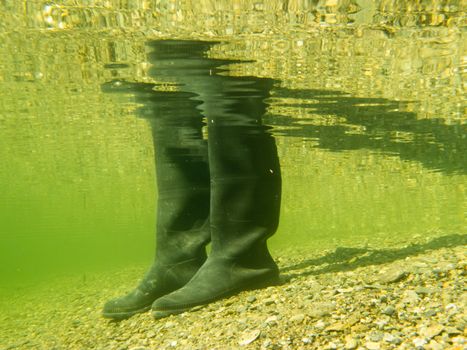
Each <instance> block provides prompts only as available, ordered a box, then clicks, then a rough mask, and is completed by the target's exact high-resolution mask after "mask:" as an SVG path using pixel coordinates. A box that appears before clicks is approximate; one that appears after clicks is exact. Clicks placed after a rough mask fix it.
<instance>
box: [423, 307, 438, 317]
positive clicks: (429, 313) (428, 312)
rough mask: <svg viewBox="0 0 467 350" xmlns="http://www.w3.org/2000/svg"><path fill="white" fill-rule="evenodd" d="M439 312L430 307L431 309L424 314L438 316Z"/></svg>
mask: <svg viewBox="0 0 467 350" xmlns="http://www.w3.org/2000/svg"><path fill="white" fill-rule="evenodd" d="M437 313H438V312H437V311H436V310H434V309H429V310H426V311H425V313H424V315H425V317H433V316H436V314H437Z"/></svg>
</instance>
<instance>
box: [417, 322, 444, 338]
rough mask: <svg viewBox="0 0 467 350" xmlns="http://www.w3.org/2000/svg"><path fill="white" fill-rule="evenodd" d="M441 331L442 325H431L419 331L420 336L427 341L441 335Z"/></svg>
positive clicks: (442, 329)
mask: <svg viewBox="0 0 467 350" xmlns="http://www.w3.org/2000/svg"><path fill="white" fill-rule="evenodd" d="M442 331H444V327H443V326H442V325H433V326H429V327H423V328H422V329H421V330H420V334H421V335H422V336H424V337H426V338H428V339H431V338H434V337H436V336H437V335H439V334H441V332H442Z"/></svg>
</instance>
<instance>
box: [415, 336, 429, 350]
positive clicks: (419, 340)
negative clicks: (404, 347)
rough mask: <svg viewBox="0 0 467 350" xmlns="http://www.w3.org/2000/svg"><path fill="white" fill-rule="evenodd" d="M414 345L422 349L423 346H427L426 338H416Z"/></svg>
mask: <svg viewBox="0 0 467 350" xmlns="http://www.w3.org/2000/svg"><path fill="white" fill-rule="evenodd" d="M412 343H413V345H415V347H416V348H422V349H423V346H424V345H426V340H425V338H415V339H413V340H412Z"/></svg>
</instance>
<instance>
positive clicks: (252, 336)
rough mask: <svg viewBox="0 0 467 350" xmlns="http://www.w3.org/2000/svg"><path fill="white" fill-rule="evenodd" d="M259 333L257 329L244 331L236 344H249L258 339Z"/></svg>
mask: <svg viewBox="0 0 467 350" xmlns="http://www.w3.org/2000/svg"><path fill="white" fill-rule="evenodd" d="M260 335H261V331H260V330H259V329H255V330H253V331H249V332H245V333H244V334H243V335H242V338H241V339H240V340H239V342H238V345H240V346H245V345H248V344H251V343H253V342H254V341H255V340H256V339H258V338H259V336H260Z"/></svg>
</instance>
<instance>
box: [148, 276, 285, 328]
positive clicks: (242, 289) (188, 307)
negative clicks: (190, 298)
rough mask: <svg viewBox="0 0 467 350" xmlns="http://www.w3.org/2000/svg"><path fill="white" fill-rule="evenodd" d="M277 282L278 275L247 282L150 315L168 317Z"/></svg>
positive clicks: (273, 284) (276, 283)
mask: <svg viewBox="0 0 467 350" xmlns="http://www.w3.org/2000/svg"><path fill="white" fill-rule="evenodd" d="M279 284H281V280H280V278H279V276H277V277H273V278H272V279H269V280H266V281H260V282H258V283H255V284H254V285H251V284H247V285H244V286H241V287H238V288H235V289H231V290H228V291H225V292H223V293H221V294H219V295H216V296H213V297H212V298H209V299H207V300H203V301H200V302H198V303H196V304H188V305H180V306H179V307H177V308H174V309H164V310H152V316H153V317H154V319H156V320H157V319H161V318H165V317H168V316H171V315H178V314H182V313H184V312H187V311H194V309H196V311H197V310H198V309H201V308H203V307H204V306H206V305H207V304H210V303H212V302H214V301H218V300H220V299H224V298H228V297H231V296H234V295H236V294H238V293H240V292H245V291H249V290H256V289H262V288H266V287H270V286H276V285H279Z"/></svg>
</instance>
